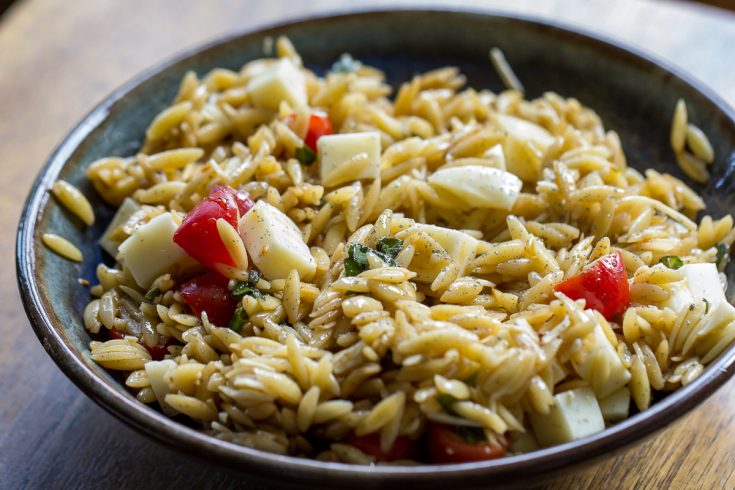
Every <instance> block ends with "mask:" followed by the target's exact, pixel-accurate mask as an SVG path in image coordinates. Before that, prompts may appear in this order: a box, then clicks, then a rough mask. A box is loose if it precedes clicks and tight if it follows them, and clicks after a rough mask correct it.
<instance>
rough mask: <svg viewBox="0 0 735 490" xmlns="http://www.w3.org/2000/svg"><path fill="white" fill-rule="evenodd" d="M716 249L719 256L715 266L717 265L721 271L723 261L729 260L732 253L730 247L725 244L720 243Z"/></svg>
mask: <svg viewBox="0 0 735 490" xmlns="http://www.w3.org/2000/svg"><path fill="white" fill-rule="evenodd" d="M715 248H716V249H717V256H716V258H715V264H717V268H718V269H719V268H720V266H721V265H722V261H723V260H725V258H727V256H728V255H729V253H730V247H728V246H727V245H725V244H724V243H718V244H717V245H715Z"/></svg>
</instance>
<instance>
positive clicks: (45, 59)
mask: <svg viewBox="0 0 735 490" xmlns="http://www.w3.org/2000/svg"><path fill="white" fill-rule="evenodd" d="M294 3H296V2H292V1H289V0H268V1H265V2H264V1H256V0H241V1H236V0H218V1H206V2H204V1H202V2H194V1H192V2H187V3H183V2H177V1H176V0H164V1H150V2H146V1H142V0H138V1H127V2H124V1H112V0H109V1H94V0H75V1H73V2H68V1H63V0H26V1H23V2H20V3H19V4H17V5H15V6H14V7H13V8H12V9H11V10H10V11H9V12H8V13H7V15H6V16H5V18H4V19H3V20H2V23H0V114H1V116H0V169H2V172H3V178H2V179H0V186H1V187H2V192H0V227H1V228H2V229H3V230H5V232H4V233H3V234H2V235H0V261H1V262H0V263H1V264H2V265H0V294H2V302H0V318H2V319H3V321H2V322H0V332H2V339H3V340H2V342H0V359H1V361H0V366H2V368H3V369H2V377H0V488H18V487H32V488H37V487H43V488H62V487H70V488H78V487H107V488H126V487H143V488H147V487H150V486H156V487H159V486H160V487H174V486H183V487H186V488H188V487H205V486H206V487H229V486H235V485H240V486H246V487H249V488H253V486H252V485H248V483H247V482H246V481H245V482H244V481H242V480H238V479H235V478H233V477H232V476H230V475H227V474H225V473H224V472H222V471H221V470H220V469H218V468H214V467H211V466H205V465H204V464H202V463H198V462H196V461H193V460H191V459H189V458H187V457H185V456H182V455H181V454H179V453H176V452H174V451H172V450H170V449H168V448H164V447H161V446H159V445H157V444H155V443H153V442H151V441H150V440H148V439H147V438H145V437H143V436H142V435H140V434H138V433H136V432H134V431H133V430H132V429H130V428H128V427H126V426H125V425H123V424H122V423H121V422H119V421H117V420H116V419H114V418H113V417H111V416H110V415H108V414H107V413H106V412H104V411H103V410H102V409H100V408H99V407H97V406H96V405H95V404H94V403H93V402H92V401H90V400H89V399H88V398H87V397H85V396H84V395H83V394H82V393H81V392H80V391H79V390H77V389H76V388H75V387H74V386H73V385H72V383H71V382H70V381H68V380H67V379H66V378H65V377H64V375H63V374H62V373H61V371H59V369H58V368H57V367H56V366H55V365H54V364H53V362H52V361H51V360H50V359H49V357H48V356H47V355H46V354H45V353H44V351H43V349H42V348H41V345H40V344H39V343H38V341H37V340H36V338H35V336H34V334H33V332H32V331H31V328H30V326H29V324H28V321H27V320H26V317H25V314H24V313H23V310H22V307H21V304H20V299H19V297H18V293H17V290H16V280H15V272H14V271H15V268H14V265H13V260H14V243H15V228H16V225H17V220H18V216H19V213H20V209H21V206H22V203H23V200H24V199H25V196H26V193H27V191H28V189H29V187H30V185H31V181H32V180H33V177H34V175H35V173H36V171H37V170H38V169H39V168H40V167H41V165H42V164H43V162H44V160H45V159H46V157H47V155H48V154H49V152H50V151H51V149H52V148H53V146H54V145H55V144H56V143H57V142H58V141H59V140H60V139H61V138H62V137H63V135H64V134H65V133H66V132H67V131H68V130H69V129H70V128H71V127H72V125H73V124H74V123H75V122H76V121H77V120H79V119H80V118H81V117H82V116H83V114H84V113H85V112H87V111H88V110H89V109H90V108H91V107H92V106H93V105H94V104H95V103H96V102H98V101H99V100H101V99H102V98H103V97H104V96H105V95H106V94H107V93H109V92H110V91H111V90H112V89H114V88H115V87H116V86H118V85H120V84H121V83H122V82H123V81H125V80H127V79H129V78H131V77H132V76H134V75H135V74H137V73H138V72H140V71H141V70H143V69H144V68H146V67H148V66H151V65H153V64H154V63H156V62H158V61H159V60H161V59H163V58H166V57H168V56H170V55H172V54H173V53H176V52H177V51H180V50H181V49H182V48H184V47H189V46H193V45H196V44H198V43H200V42H201V41H203V40H206V39H211V38H213V37H216V36H219V35H220V34H222V33H226V32H231V31H234V30H238V29H244V28H247V27H249V26H252V25H254V24H259V23H263V22H269V21H274V20H279V19H282V18H285V17H288V16H294V15H303V14H306V13H314V12H323V11H327V10H330V9H333V8H345V7H347V6H352V5H355V4H356V3H363V4H366V5H367V4H369V5H373V6H375V5H380V4H384V5H390V4H392V3H393V2H390V1H386V0H377V1H376V0H372V1H370V2H367V1H364V0H363V1H362V2H348V0H312V1H311V2H309V3H308V5H299V6H298V7H294V6H293V4H294ZM404 3H409V2H404ZM420 3H422V4H424V5H426V4H433V3H435V2H431V1H427V0H423V1H422V2H420ZM466 3H468V4H469V3H470V2H469V0H468V1H467V2H466ZM445 4H446V2H445ZM474 5H475V6H476V7H478V6H484V7H489V8H495V9H496V10H501V11H511V12H519V13H528V14H534V15H536V16H540V17H545V18H554V19H556V20H560V21H564V22H566V23H569V24H573V25H579V26H583V27H585V28H586V29H588V30H599V31H601V32H603V33H605V34H607V35H609V36H612V37H615V38H618V39H621V40H623V41H627V42H629V43H631V44H634V45H637V46H639V47H642V48H644V49H646V50H649V51H650V52H653V53H654V54H656V55H658V56H660V57H662V58H665V59H667V60H668V61H669V62H671V63H674V64H675V65H679V66H680V67H682V68H684V69H686V70H688V71H689V72H690V73H693V74H694V75H695V76H696V77H698V78H699V79H701V80H702V81H704V82H705V83H707V84H709V85H710V86H711V87H712V88H713V89H715V90H716V91H717V92H718V93H719V94H720V95H721V96H722V97H723V98H725V99H726V100H727V101H728V102H729V103H730V104H731V105H735V83H733V82H734V81H735V54H734V53H733V49H734V48H735V15H733V14H731V13H727V12H725V11H719V10H714V9H710V8H706V7H700V6H697V5H694V4H686V3H673V2H668V1H658V2H657V1H631V0H626V1H617V2H608V1H606V0H595V1H583V0H557V1H553V0H550V1H533V0H497V1H492V0H486V1H481V2H474ZM734 417H735V380H733V381H732V382H730V383H729V384H728V385H727V386H726V387H724V388H723V389H722V390H720V391H719V392H718V393H717V394H716V395H715V396H713V397H712V398H711V399H710V400H708V401H707V402H706V403H704V404H703V405H702V406H701V407H699V408H698V409H697V410H695V411H694V412H693V413H691V414H690V415H689V416H687V417H685V418H683V419H682V420H680V421H679V422H678V423H676V424H674V425H672V426H671V427H670V428H668V429H667V430H665V431H664V432H662V433H660V434H658V435H657V436H655V437H654V438H652V439H650V440H648V441H647V442H645V443H644V444H641V445H639V446H637V447H636V448H634V449H631V450H629V451H628V452H626V453H624V454H621V455H619V456H617V457H616V458H614V459H610V460H608V461H606V462H604V463H602V464H600V465H598V466H596V467H593V468H591V469H589V470H587V471H585V472H583V473H580V474H578V475H575V476H570V477H567V478H565V479H563V480H559V481H556V482H549V488H585V487H595V488H606V489H607V488H684V487H689V488H702V489H709V488H734V487H735V463H734V461H735V419H734Z"/></svg>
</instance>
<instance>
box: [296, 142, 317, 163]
mask: <svg viewBox="0 0 735 490" xmlns="http://www.w3.org/2000/svg"><path fill="white" fill-rule="evenodd" d="M296 160H298V161H299V163H301V165H311V164H312V163H314V161H316V153H314V152H313V151H312V149H311V148H309V147H308V146H302V147H301V148H296Z"/></svg>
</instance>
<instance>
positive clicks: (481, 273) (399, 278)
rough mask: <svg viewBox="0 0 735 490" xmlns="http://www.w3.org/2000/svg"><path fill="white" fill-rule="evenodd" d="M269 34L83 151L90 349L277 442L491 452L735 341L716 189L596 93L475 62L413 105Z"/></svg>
mask: <svg viewBox="0 0 735 490" xmlns="http://www.w3.org/2000/svg"><path fill="white" fill-rule="evenodd" d="M275 48H276V53H277V54H278V56H279V58H277V59H259V60H255V61H252V62H249V63H247V64H246V65H245V66H243V67H242V68H241V69H240V70H239V71H231V70H226V69H216V70H213V71H211V72H209V73H207V74H206V75H204V76H203V77H201V78H200V77H199V76H197V75H196V74H194V73H188V74H187V75H186V76H185V77H184V79H183V80H182V82H181V86H180V89H179V92H178V95H177V96H176V98H175V100H173V101H172V105H171V107H169V108H168V109H166V110H164V111H162V112H161V113H160V114H159V115H158V116H157V117H156V118H155V119H154V120H153V121H152V122H151V125H150V127H149V128H148V130H147V132H146V140H145V141H144V142H143V145H142V147H141V151H140V153H138V154H137V155H134V156H110V157H106V158H103V159H101V160H98V161H96V162H94V163H92V164H91V165H90V167H89V170H88V177H89V179H90V180H91V182H92V184H93V185H94V187H95V189H96V190H97V191H98V192H99V194H100V195H101V196H102V197H103V198H104V199H105V200H106V201H107V202H109V203H110V204H112V205H114V206H118V207H119V210H118V213H117V215H116V217H115V219H114V220H113V222H112V224H111V225H110V226H109V228H108V230H107V231H106V232H105V234H104V236H103V238H102V240H101V245H102V246H103V248H104V249H105V250H106V251H107V252H108V253H110V254H111V255H112V256H114V257H115V258H116V259H117V263H116V265H115V266H114V267H108V266H106V265H104V264H100V265H99V266H98V269H97V275H98V279H99V285H97V286H94V287H93V288H92V292H93V295H94V296H95V298H94V299H93V300H92V301H91V302H90V303H89V305H88V306H87V308H86V309H85V311H84V323H85V325H86V327H87V329H88V330H89V331H90V332H91V333H92V334H94V338H96V339H97V340H95V341H93V342H92V343H91V345H90V350H91V356H92V359H94V360H95V361H96V362H98V363H99V364H100V365H102V366H104V367H105V368H107V369H109V370H113V371H118V372H120V373H121V375H122V376H123V377H124V380H125V383H126V385H127V386H128V387H129V388H130V390H131V391H132V392H134V393H135V394H136V396H137V398H138V399H139V400H140V401H141V402H143V403H157V405H158V406H160V408H161V410H163V411H164V412H165V413H166V414H168V415H171V416H173V415H176V414H182V415H184V416H186V417H187V418H188V419H191V420H192V424H196V425H197V426H198V427H200V428H201V430H203V431H205V432H206V433H208V434H211V435H212V436H214V437H217V438H220V439H224V440H227V441H231V442H234V443H237V444H243V445H246V446H251V447H255V448H259V449H262V450H265V451H272V452H276V453H281V454H290V455H296V456H303V457H312V458H318V459H320V460H326V461H342V462H349V463H373V462H384V461H405V462H409V461H417V462H425V463H426V462H433V463H451V462H461V461H472V460H480V459H489V458H495V457H500V456H503V455H505V454H512V453H518V452H527V451H533V450H534V449H536V448H538V447H543V446H549V445H553V444H559V443H563V442H567V441H570V440H573V439H577V438H580V437H584V436H586V435H589V434H591V433H594V432H596V431H599V430H602V429H604V428H605V427H606V426H608V425H610V424H614V423H615V422H618V421H620V420H622V419H625V418H627V417H629V416H630V415H632V414H633V413H635V412H636V411H641V410H645V409H647V408H648V407H649V405H650V404H651V403H655V400H656V399H657V398H658V397H660V396H661V395H662V394H664V393H666V392H670V391H672V390H676V389H677V388H679V387H680V386H682V385H686V384H687V383H690V382H691V381H692V380H693V379H694V378H696V377H697V376H698V375H699V374H700V373H701V372H702V370H703V369H704V366H705V365H706V364H707V363H709V362H711V361H712V360H713V359H714V358H715V357H716V356H718V355H719V354H720V353H721V352H722V351H723V350H724V349H725V348H727V347H728V346H729V345H730V343H731V341H732V340H733V339H734V338H735V309H733V307H732V306H730V304H729V303H728V302H727V300H726V299H725V295H724V290H725V286H726V282H725V280H724V275H723V274H722V271H723V269H724V267H725V265H726V263H727V261H728V256H729V249H730V246H731V244H732V242H733V241H734V240H735V232H734V231H733V226H732V225H733V220H732V218H731V217H730V216H725V217H723V218H720V219H714V218H711V217H709V216H705V217H704V218H702V219H701V220H699V224H697V222H696V221H695V218H696V216H697V214H698V213H699V212H700V211H703V210H704V202H703V200H702V198H701V197H700V196H699V195H697V193H696V192H694V191H692V190H691V189H690V188H689V187H687V185H685V184H684V183H683V182H682V181H680V180H678V179H677V178H675V177H673V176H671V175H667V174H662V173H659V172H656V171H654V170H651V169H649V170H644V171H638V170H635V169H633V168H630V167H628V166H627V163H626V158H625V155H624V154H623V151H622V146H621V142H620V138H619V137H618V135H617V134H616V133H615V132H613V131H608V130H606V129H605V128H604V126H603V123H602V121H601V120H600V118H599V117H598V116H597V114H596V113H595V112H594V111H593V110H592V109H589V108H587V107H584V106H583V105H582V104H581V103H580V102H579V101H578V100H576V99H573V98H564V97H562V96H560V95H557V94H555V93H545V94H543V96H541V97H540V98H537V99H534V100H526V99H524V97H523V96H522V94H521V93H520V92H518V91H514V90H507V91H504V92H501V93H493V92H490V91H488V90H478V89H473V88H465V86H464V85H465V78H464V76H463V75H462V74H461V73H460V72H459V71H458V70H457V69H455V68H440V69H436V70H434V71H430V72H428V73H424V74H421V75H417V76H415V77H414V78H413V79H411V80H409V81H407V82H406V83H404V84H402V85H401V86H400V87H398V88H397V91H396V92H395V94H393V89H392V88H391V87H390V86H388V85H387V84H386V82H385V78H384V74H383V73H381V72H380V71H378V70H377V69H374V68H371V67H368V66H365V65H362V64H361V63H359V62H357V61H355V60H354V59H352V58H351V57H349V56H344V57H343V58H342V59H341V60H340V62H339V63H337V64H336V65H335V66H334V67H333V69H332V70H331V71H329V72H327V73H326V74H325V75H324V76H317V75H316V74H315V73H313V72H312V71H310V70H309V69H308V68H306V67H304V66H303V65H302V60H301V58H300V57H299V56H298V54H297V53H296V51H295V50H294V48H293V46H292V45H291V44H290V42H288V40H286V39H279V40H278V41H277V42H276V44H275ZM493 59H494V60H495V63H496V64H497V65H499V66H501V67H503V70H504V73H503V76H504V78H505V79H507V80H510V82H509V83H512V84H514V85H515V86H518V87H520V84H519V83H518V82H517V80H516V79H515V76H514V75H513V74H512V72H510V71H509V68H508V67H507V63H506V62H505V61H504V58H503V57H502V54H501V53H499V52H494V55H493ZM514 80H515V81H514ZM687 124H688V122H687V119H686V107H685V106H684V105H683V102H682V103H681V105H680V106H679V108H678V109H677V122H676V124H675V125H674V127H673V129H672V135H671V139H672V144H673V145H674V147H675V149H676V150H677V153H678V155H679V158H680V159H681V158H684V159H685V160H684V161H683V162H682V163H683V164H687V165H689V167H688V168H689V170H688V171H687V173H688V174H692V175H693V177H696V178H698V179H700V180H701V179H704V178H706V177H707V175H708V172H707V170H706V168H705V167H704V164H702V165H699V163H698V162H699V161H700V160H701V161H702V162H704V161H711V160H712V158H713V155H712V148H711V145H709V142H708V141H707V139H706V137H705V136H704V134H703V133H702V132H701V131H700V130H698V129H697V128H696V127H694V126H691V125H687ZM667 130H668V129H667V128H661V131H662V132H666V131H667ZM685 145H688V146H689V148H690V149H691V151H692V154H689V153H685V152H684V151H685V150H684V147H685ZM687 159H688V160H687ZM692 159H697V160H692ZM687 162H688V163H687ZM692 162H694V163H692ZM700 167H701V168H700ZM695 170H696V172H698V173H695ZM62 199H63V197H62ZM75 212H76V213H77V214H79V215H80V216H82V217H83V218H85V221H89V220H91V219H92V217H91V216H92V215H89V213H88V212H87V210H86V208H85V209H84V210H82V211H79V210H77V211H75Z"/></svg>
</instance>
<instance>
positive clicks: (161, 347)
mask: <svg viewBox="0 0 735 490" xmlns="http://www.w3.org/2000/svg"><path fill="white" fill-rule="evenodd" d="M145 348H146V349H148V353H149V354H150V355H151V359H153V360H154V361H162V360H163V358H164V357H165V356H166V354H168V346H167V345H166V344H157V345H154V346H153V347H148V346H145Z"/></svg>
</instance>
